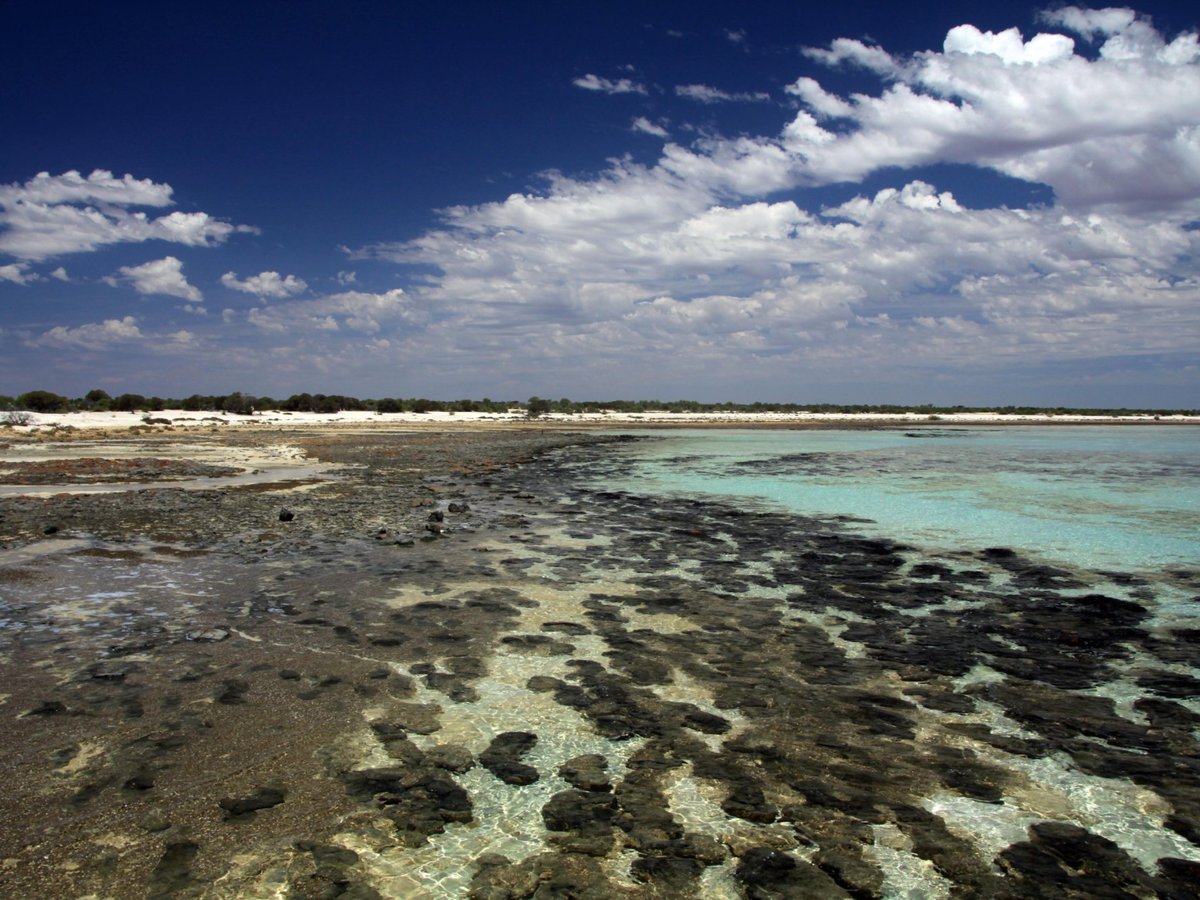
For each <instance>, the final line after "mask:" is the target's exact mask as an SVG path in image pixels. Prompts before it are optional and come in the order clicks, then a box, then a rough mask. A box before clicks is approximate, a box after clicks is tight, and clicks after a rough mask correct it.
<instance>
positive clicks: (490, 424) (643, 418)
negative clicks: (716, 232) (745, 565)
mask: <svg viewBox="0 0 1200 900" xmlns="http://www.w3.org/2000/svg"><path fill="white" fill-rule="evenodd" d="M980 425H986V426H991V425H1026V426H1028V425H1200V415H1184V414H1175V415H1153V414H1144V415H1139V414H1127V415H1082V414H1081V415H1074V414H1067V413H1058V414H1053V413H1043V414H1039V413H1021V414H1008V413H1001V412H961V413H953V412H946V413H936V414H930V413H927V412H920V413H918V412H909V413H826V412H820V413H818V412H704V413H700V412H691V413H676V412H665V411H662V412H644V413H625V412H615V411H614V412H603V413H547V414H545V415H542V416H538V417H536V418H530V417H528V416H527V415H525V414H524V413H523V412H518V411H513V412H508V413H481V412H453V413H451V412H442V411H438V412H427V413H413V412H401V413H375V412H365V411H343V412H337V413H306V412H281V411H266V412H260V413H254V414H252V415H235V414H231V413H221V412H212V411H201V412H195V411H185V410H159V411H155V412H153V413H135V412H95V411H91V412H67V413H32V414H29V415H28V422H27V424H8V425H5V426H2V427H0V439H3V438H5V437H14V438H20V437H26V438H32V439H46V438H57V437H62V438H64V439H70V438H75V439H81V438H87V437H90V436H92V435H95V436H97V437H102V436H115V435H116V434H119V433H125V434H128V433H130V432H132V433H135V434H136V433H139V432H140V433H145V434H156V433H157V434H164V433H166V434H171V433H174V434H179V433H187V432H202V431H204V432H211V431H235V432H257V431H289V430H293V429H298V430H305V431H311V430H320V431H325V430H336V431H356V430H363V431H379V430H395V429H397V428H401V429H404V430H421V431H426V430H479V431H487V430H493V429H496V430H501V429H502V430H510V429H547V430H549V429H554V430H588V431H591V430H597V429H610V428H645V429H677V428H722V429H727V428H780V429H789V428H876V427H914V428H916V427H954V426H957V427H962V426H980Z"/></svg>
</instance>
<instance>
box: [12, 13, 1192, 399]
mask: <svg viewBox="0 0 1200 900" xmlns="http://www.w3.org/2000/svg"><path fill="white" fill-rule="evenodd" d="M435 7H436V8H435ZM1198 25H1200V10H1198V9H1197V8H1196V7H1195V5H1194V3H1191V2H1186V3H1185V2H1169V0H1167V2H1148V3H1143V4H1141V5H1139V6H1138V7H1137V8H1136V9H1135V8H1125V7H1095V8H1093V7H1084V6H1061V5H1059V6H1039V5H1027V4H1024V3H1007V2H988V3H977V2H958V3H953V4H947V3H930V2H922V0H917V2H914V3H908V4H895V3H841V4H832V3H824V4H816V3H808V2H792V3H782V2H762V3H728V2H725V3H717V2H705V0H688V2H672V0H665V2H656V3H651V4H647V3H627V2H620V0H616V2H606V3H603V4H575V3H561V4H549V3H532V2H511V3H505V4H498V3H494V2H488V3H482V2H457V3H456V2H446V3H442V4H416V3H394V2H371V0H359V2H353V3H345V2H339V3H334V2H324V0H322V2H316V0H290V2H286V3H283V2H254V0H246V2H220V0H216V2H207V3H162V2H153V3H139V2H120V0H117V2H112V3H104V4H99V3H94V2H65V0H36V2H35V0H4V2H0V33H3V34H4V35H5V36H6V41H5V64H4V69H5V78H4V83H3V85H2V86H0V122H2V123H3V131H2V134H3V138H2V139H0V394H8V395H15V394H18V393H21V392H23V391H27V390H32V389H45V390H52V391H55V392H58V393H63V394H66V395H68V396H81V395H82V394H84V393H86V392H87V391H89V390H91V389H93V388H100V389H103V390H106V391H108V392H109V393H111V394H114V395H115V394H117V393H124V392H132V393H142V394H147V395H151V394H153V395H159V396H164V397H182V396H187V395H189V394H192V393H201V394H223V393H228V392H231V391H235V390H239V391H244V392H248V393H253V394H257V395H263V394H266V395H270V396H274V397H286V396H289V395H290V394H293V393H300V392H303V391H308V392H311V393H336V394H349V395H353V396H358V397H362V398H369V397H385V396H386V397H428V398H431V399H447V400H449V399H460V398H475V399H479V398H483V397H489V398H492V399H524V398H527V397H530V396H533V395H538V396H543V397H553V398H559V397H568V398H571V399H576V400H602V399H615V398H627V399H651V398H656V399H662V400H673V399H681V398H682V399H696V400H703V401H737V402H750V401H756V400H761V401H774V402H797V403H818V402H824V403H912V404H917V403H935V404H940V405H953V404H965V405H997V406H1004V405H1040V406H1060V405H1061V406H1100V407H1120V406H1136V407H1152V408H1196V407H1200V350H1198V345H1200V42H1198V39H1197V26H1198Z"/></svg>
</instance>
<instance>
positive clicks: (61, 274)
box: [50, 266, 71, 281]
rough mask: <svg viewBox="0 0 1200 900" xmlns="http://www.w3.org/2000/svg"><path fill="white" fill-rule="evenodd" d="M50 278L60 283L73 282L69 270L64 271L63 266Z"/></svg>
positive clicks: (52, 273)
mask: <svg viewBox="0 0 1200 900" xmlns="http://www.w3.org/2000/svg"><path fill="white" fill-rule="evenodd" d="M50 277H51V278H54V279H56V280H58V281H70V280H71V276H70V275H68V274H67V270H66V269H64V268H63V267H62V266H59V267H58V268H57V269H55V270H54V271H53V272H51V273H50Z"/></svg>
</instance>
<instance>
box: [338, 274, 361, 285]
mask: <svg viewBox="0 0 1200 900" xmlns="http://www.w3.org/2000/svg"><path fill="white" fill-rule="evenodd" d="M356 281H358V273H357V272H338V273H337V283H338V284H340V285H343V286H349V285H351V284H354V282H356Z"/></svg>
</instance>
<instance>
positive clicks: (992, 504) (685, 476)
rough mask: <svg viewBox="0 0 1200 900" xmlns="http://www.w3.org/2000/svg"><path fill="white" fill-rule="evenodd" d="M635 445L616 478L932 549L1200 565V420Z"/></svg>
mask: <svg viewBox="0 0 1200 900" xmlns="http://www.w3.org/2000/svg"><path fill="white" fill-rule="evenodd" d="M913 435H921V436H919V437H917V436H913ZM628 452H629V453H631V454H632V456H633V458H634V461H635V467H634V470H633V472H632V474H631V475H630V476H629V477H628V479H627V480H626V481H624V482H623V483H617V484H611V483H610V484H608V485H607V487H609V488H615V489H618V490H620V489H624V490H630V491H635V492H638V493H641V494H652V495H661V496H685V495H686V496H698V495H699V496H708V497H719V498H722V499H726V500H736V501H740V502H742V503H746V502H760V503H765V504H769V505H771V506H773V507H776V508H779V507H783V508H785V509H788V510H791V511H793V512H796V513H800V514H803V515H814V516H850V517H854V518H857V519H866V520H869V521H868V522H859V523H855V525H854V527H856V528H860V529H862V530H864V531H866V532H869V533H873V534H878V535H886V536H888V537H892V538H897V539H900V540H903V541H904V542H906V543H910V544H915V545H917V546H918V547H920V548H921V549H924V550H930V551H937V550H941V549H948V548H953V549H981V548H984V547H995V546H1003V547H1010V548H1012V549H1015V550H1020V551H1022V552H1023V553H1025V554H1027V555H1031V556H1035V557H1039V558H1041V559H1043V560H1045V561H1047V562H1057V563H1065V564H1070V565H1073V566H1080V567H1086V568H1093V569H1104V568H1116V569H1120V570H1122V571H1138V570H1143V571H1144V570H1157V569H1162V568H1167V567H1175V566H1184V567H1187V566H1195V565H1197V564H1200V430H1198V429H1194V428H1188V427H1165V426H1158V427H1155V426H1146V427H1138V426H1121V427H1113V426H1109V427H1103V426H1101V427H1028V428H1024V427H1020V428H1018V427H1003V428H1000V427H996V428H957V427H956V428H945V429H934V428H926V429H921V430H918V429H910V430H908V431H904V430H871V431H867V430H854V431H851V430H846V431H825V430H797V431H775V430H771V431H758V430H756V431H740V430H739V431H713V430H696V431H681V432H677V433H672V434H671V435H669V436H667V437H663V438H660V439H658V440H653V441H647V442H639V443H638V444H636V445H633V446H632V448H631V449H630V450H629V451H628Z"/></svg>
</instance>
